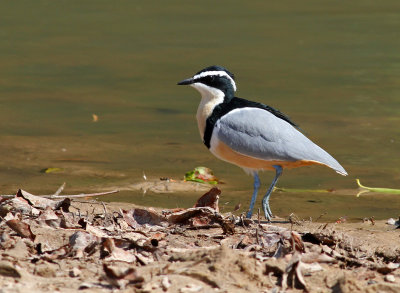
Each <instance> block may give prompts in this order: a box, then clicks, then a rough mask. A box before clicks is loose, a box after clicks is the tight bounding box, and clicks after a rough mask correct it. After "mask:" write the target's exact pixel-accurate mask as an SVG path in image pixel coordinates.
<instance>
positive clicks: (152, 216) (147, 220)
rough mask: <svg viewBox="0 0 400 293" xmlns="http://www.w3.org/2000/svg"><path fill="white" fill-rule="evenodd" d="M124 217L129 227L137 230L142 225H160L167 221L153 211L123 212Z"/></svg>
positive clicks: (136, 210) (134, 210) (133, 210)
mask: <svg viewBox="0 0 400 293" xmlns="http://www.w3.org/2000/svg"><path fill="white" fill-rule="evenodd" d="M122 212H123V217H124V219H125V221H126V222H127V223H128V225H129V226H131V227H132V228H134V229H136V228H138V227H139V226H140V225H144V224H148V225H158V226H161V223H162V222H164V221H165V218H164V217H163V216H161V215H160V214H158V213H157V212H156V211H154V210H153V209H151V208H149V209H132V210H130V211H122Z"/></svg>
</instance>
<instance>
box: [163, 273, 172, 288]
mask: <svg viewBox="0 0 400 293" xmlns="http://www.w3.org/2000/svg"><path fill="white" fill-rule="evenodd" d="M161 286H162V288H163V290H164V291H167V290H168V288H169V287H171V281H170V280H169V279H168V277H167V276H165V277H164V278H163V279H162V280H161Z"/></svg>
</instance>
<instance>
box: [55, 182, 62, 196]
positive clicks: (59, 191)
mask: <svg viewBox="0 0 400 293" xmlns="http://www.w3.org/2000/svg"><path fill="white" fill-rule="evenodd" d="M64 188H65V182H64V183H63V184H62V185H61V186H60V187H59V188H58V189H57V191H56V192H55V193H54V194H53V196H59V195H60V193H61V192H62V191H63V190H64Z"/></svg>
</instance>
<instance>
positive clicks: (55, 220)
mask: <svg viewBox="0 0 400 293" xmlns="http://www.w3.org/2000/svg"><path fill="white" fill-rule="evenodd" d="M37 220H38V221H39V222H43V223H45V224H46V225H48V226H50V227H52V228H59V227H60V223H61V218H59V217H58V216H57V215H56V213H55V212H54V211H53V210H52V209H51V208H50V207H48V208H46V209H45V210H44V211H42V212H40V214H39V217H38V218H37Z"/></svg>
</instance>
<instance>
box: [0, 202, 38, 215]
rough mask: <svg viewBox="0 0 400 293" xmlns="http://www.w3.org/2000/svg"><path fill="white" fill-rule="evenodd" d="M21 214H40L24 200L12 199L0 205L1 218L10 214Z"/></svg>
mask: <svg viewBox="0 0 400 293" xmlns="http://www.w3.org/2000/svg"><path fill="white" fill-rule="evenodd" d="M11 211H12V212H13V213H21V214H23V215H34V216H37V215H38V214H39V210H38V209H36V208H34V207H32V206H31V205H30V204H29V203H28V201H26V200H25V199H23V198H18V197H16V198H11V199H8V200H6V201H4V202H2V203H1V204H0V216H2V217H4V216H5V215H6V214H7V213H9V212H11Z"/></svg>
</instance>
